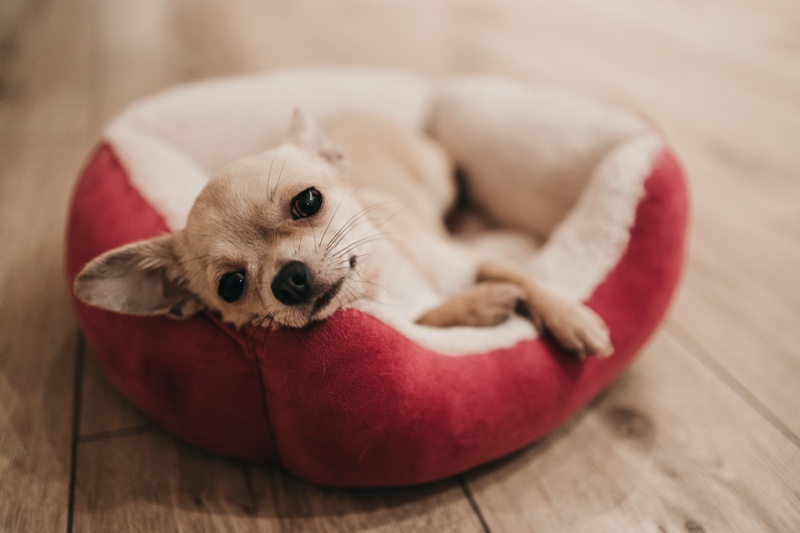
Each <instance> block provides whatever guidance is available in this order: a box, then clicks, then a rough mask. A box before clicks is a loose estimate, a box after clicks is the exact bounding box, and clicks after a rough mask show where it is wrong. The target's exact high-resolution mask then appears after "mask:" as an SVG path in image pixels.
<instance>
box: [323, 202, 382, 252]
mask: <svg viewBox="0 0 800 533" xmlns="http://www.w3.org/2000/svg"><path fill="white" fill-rule="evenodd" d="M390 203H394V202H391V201H387V202H379V203H377V204H372V205H370V206H368V207H365V208H364V209H362V210H361V211H359V212H358V213H356V214H354V215H353V216H351V217H350V218H349V219H348V220H347V221H346V222H345V223H344V225H343V226H342V227H341V228H340V229H339V231H337V232H336V234H334V236H333V237H331V240H330V241H328V244H327V246H328V247H329V248H330V247H332V246H336V245H337V244H339V242H341V239H342V238H343V237H344V236H345V235H346V234H347V232H348V231H349V230H350V229H352V228H351V226H352V225H353V224H355V223H356V222H358V221H359V220H361V219H362V218H363V217H365V216H366V215H368V214H369V213H371V212H372V211H374V210H375V209H377V208H379V207H381V206H384V205H387V204H390Z"/></svg>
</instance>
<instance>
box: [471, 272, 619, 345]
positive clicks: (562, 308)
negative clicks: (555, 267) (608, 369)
mask: <svg viewBox="0 0 800 533" xmlns="http://www.w3.org/2000/svg"><path fill="white" fill-rule="evenodd" d="M477 281H478V282H479V283H480V282H510V283H514V284H517V285H519V286H520V287H522V288H523V289H524V290H525V295H526V298H525V305H526V306H527V310H528V313H529V315H530V318H531V320H532V321H533V323H534V324H535V325H536V327H537V329H539V331H542V330H546V331H549V332H550V334H551V335H552V336H553V337H555V339H556V340H557V341H558V343H559V344H560V345H561V346H562V347H563V348H565V349H566V350H569V351H572V352H575V353H577V355H578V357H579V358H581V359H583V358H585V357H586V356H587V355H598V356H602V357H607V356H609V355H611V354H612V352H613V351H614V348H613V346H612V345H611V339H610V338H609V332H608V327H607V326H606V324H605V322H603V319H602V318H600V317H599V316H597V314H596V313H595V312H594V311H592V310H591V309H589V308H588V307H586V306H585V305H582V304H580V303H577V302H571V301H568V300H565V299H564V298H561V297H559V296H557V295H555V294H553V293H551V292H550V291H548V290H546V289H545V288H544V287H542V286H541V285H539V284H538V283H536V282H535V281H534V280H532V279H530V278H529V277H528V276H526V275H525V274H522V273H521V272H519V271H518V270H517V269H515V268H513V267H510V266H508V265H505V264H502V263H500V262H497V261H486V262H484V263H481V264H480V265H479V267H478V275H477Z"/></svg>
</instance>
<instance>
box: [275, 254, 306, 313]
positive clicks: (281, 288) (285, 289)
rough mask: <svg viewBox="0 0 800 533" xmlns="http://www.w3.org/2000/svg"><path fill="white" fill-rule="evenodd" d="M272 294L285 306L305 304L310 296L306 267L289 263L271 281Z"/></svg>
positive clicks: (298, 262)
mask: <svg viewBox="0 0 800 533" xmlns="http://www.w3.org/2000/svg"><path fill="white" fill-rule="evenodd" d="M271 287H272V294H274V295H275V298H277V299H278V300H280V301H281V302H282V303H284V304H286V305H298V304H301V303H305V302H307V301H308V300H309V297H310V296H311V279H310V277H309V275H308V270H306V265H305V264H304V263H301V262H300V261H289V262H288V263H286V264H285V265H283V267H282V268H281V269H280V271H278V273H277V274H276V275H275V278H273V280H272V285H271Z"/></svg>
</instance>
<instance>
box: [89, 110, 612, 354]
mask: <svg viewBox="0 0 800 533" xmlns="http://www.w3.org/2000/svg"><path fill="white" fill-rule="evenodd" d="M456 196H457V187H456V180H455V168H454V164H453V162H452V160H451V159H450V157H449V156H448V155H447V153H446V152H445V150H444V149H443V148H442V147H441V146H440V145H439V144H437V143H436V142H435V141H434V140H433V139H432V138H430V137H428V136H427V135H425V134H424V133H422V132H419V131H416V130H413V129H411V128H406V127H402V126H400V125H398V124H395V123H392V122H390V121H387V120H384V119H379V118H377V117H372V116H365V115H356V114H351V115H343V116H340V117H337V118H334V119H332V120H330V121H328V122H326V123H325V124H324V127H320V126H319V125H318V124H317V123H316V122H315V121H313V120H312V119H310V118H309V117H307V116H306V115H305V114H303V113H302V112H300V111H299V110H296V111H295V113H294V115H293V117H292V120H291V124H290V126H289V129H288V131H287V133H286V135H285V136H284V139H283V141H282V142H281V143H280V144H279V145H278V146H277V147H274V148H272V149H270V150H267V151H265V152H263V153H261V154H259V155H256V156H253V157H249V158H245V159H241V160H238V161H236V162H234V163H232V164H230V165H228V166H226V167H224V168H223V169H222V170H220V171H219V172H218V173H217V174H216V175H215V176H214V177H213V178H212V179H211V180H210V181H209V182H208V184H207V185H206V187H205V188H204V189H203V190H202V192H201V193H200V195H199V196H198V197H197V199H196V200H195V202H194V204H193V206H192V208H191V210H190V212H189V215H188V218H187V221H186V226H185V228H184V229H182V230H179V231H176V232H174V233H171V234H166V235H162V236H159V237H155V238H152V239H150V240H146V241H142V242H137V243H133V244H129V245H126V246H122V247H120V248H117V249H115V250H111V251H109V252H107V253H105V254H103V255H101V256H99V257H97V258H96V259H94V260H93V261H91V262H90V263H89V264H88V265H86V267H85V268H84V269H83V270H82V271H81V272H80V274H79V275H78V277H77V279H76V281H75V285H74V292H75V294H76V296H77V297H78V298H79V299H80V300H81V301H83V302H85V303H87V304H90V305H94V306H97V307H101V308H104V309H108V310H112V311H116V312H120V313H127V314H134V315H158V314H165V315H169V316H172V317H175V318H187V317H190V316H192V315H193V314H195V313H196V312H198V311H200V310H203V309H207V310H210V311H212V312H216V313H218V314H219V315H220V316H221V317H222V319H223V320H225V321H226V322H230V323H232V324H234V325H235V326H237V327H241V326H243V325H246V324H253V325H257V326H262V327H270V328H275V327H290V328H301V327H303V326H306V325H308V324H310V323H311V322H314V321H318V320H324V319H326V318H328V317H330V316H331V315H332V314H333V313H335V312H336V311H337V310H338V309H342V308H347V307H359V306H360V305H363V304H364V302H369V301H370V300H371V299H374V298H376V294H377V291H378V290H379V288H380V287H381V286H382V283H383V280H384V276H385V275H386V272H385V271H386V270H387V265H391V264H393V263H394V262H395V261H403V260H404V261H407V262H410V263H411V264H413V266H414V267H415V268H416V269H417V270H418V271H419V272H421V273H423V276H424V277H425V279H426V281H427V282H428V283H429V284H430V285H431V286H433V287H436V288H437V289H439V290H440V292H442V293H443V294H449V295H448V296H447V297H445V298H444V301H443V302H441V303H440V304H439V305H436V306H434V307H433V308H431V309H427V310H426V311H424V312H422V313H421V314H420V315H419V316H417V317H416V322H417V323H418V324H421V325H424V326H431V327H440V328H441V327H451V326H473V327H483V326H493V325H496V324H499V323H500V322H503V321H504V320H506V319H507V318H509V317H510V316H511V315H512V314H514V313H516V312H521V313H524V314H525V315H526V316H528V317H530V319H531V320H532V321H533V323H534V325H535V326H536V327H537V328H538V329H540V331H547V332H549V333H550V334H551V335H552V336H553V337H554V338H555V339H556V340H557V342H558V343H559V344H560V345H561V346H562V347H563V348H565V349H566V350H568V351H572V352H575V353H576V354H577V355H578V356H579V357H580V358H583V357H585V356H587V355H592V354H596V355H600V356H607V355H610V354H611V353H612V351H613V349H612V346H611V342H610V338H609V332H608V329H607V327H606V326H605V324H604V322H603V321H602V319H601V318H600V317H598V316H597V315H596V314H595V313H594V312H593V311H592V310H591V309H589V308H588V307H586V306H584V305H581V304H580V303H577V302H571V301H567V300H565V299H563V298H561V297H559V296H556V295H555V294H553V293H551V292H549V291H548V290H546V289H545V288H543V287H542V286H541V285H539V284H538V283H536V281H535V280H533V279H531V278H530V277H528V276H526V275H523V274H522V273H521V271H520V270H519V269H518V268H516V267H515V266H513V265H512V264H510V263H504V262H503V261H501V260H500V259H498V258H496V257H480V256H478V255H477V254H475V253H473V252H471V251H469V250H468V249H467V248H466V247H465V246H464V245H463V244H462V243H460V242H458V241H457V240H456V239H454V238H453V237H452V236H451V235H450V233H449V232H448V230H447V227H446V224H445V218H446V215H447V214H448V212H449V211H450V210H451V209H452V207H453V205H454V204H455V201H456ZM398 206H399V209H398ZM398 233H399V234H402V235H403V238H402V239H392V238H390V235H392V234H398ZM447 261H450V262H451V263H453V264H454V262H457V263H458V265H457V266H458V268H461V269H463V268H467V269H468V270H469V272H470V277H471V280H470V282H469V284H468V286H466V287H453V286H452V282H450V283H448V279H449V278H450V277H451V276H449V275H448V269H447V268H446V267H447V265H446V262H447ZM443 267H444V268H443ZM405 290H409V291H413V290H414V288H413V287H407V288H405Z"/></svg>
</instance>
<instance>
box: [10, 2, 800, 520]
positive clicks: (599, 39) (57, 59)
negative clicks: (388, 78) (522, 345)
mask: <svg viewBox="0 0 800 533" xmlns="http://www.w3.org/2000/svg"><path fill="white" fill-rule="evenodd" d="M799 28H800V3H798V2H794V1H791V0H758V1H756V0H704V1H703V2H687V1H683V0H648V1H645V2H642V1H641V0H612V1H610V2H595V1H593V0H576V1H574V2H561V3H556V2H549V1H545V0H525V1H523V0H441V1H439V2H422V1H421V0H417V1H408V0H404V1H400V0H380V1H375V0H330V1H327V2H319V1H317V0H271V1H269V2H262V1H257V0H229V1H226V2H217V1H215V0H163V1H162V0H142V1H137V2H128V1H125V0H108V1H103V2H98V1H91V0H59V1H58V2H55V1H52V0H51V1H49V2H48V1H37V2H23V1H21V0H7V1H5V2H0V250H1V251H2V254H0V530H2V531H6V530H8V531H36V532H39V531H64V530H66V528H68V527H70V526H71V527H72V528H73V530H74V531H147V532H150V531H250V530H254V531H256V530H257V531H262V530H270V531H271V530H292V531H306V530H310V531H331V530H382V531H389V530H398V531H407V530H419V531H437V530H453V531H461V530H466V531H470V530H475V529H478V530H480V529H481V528H482V526H481V523H480V521H479V518H478V514H477V513H480V514H481V515H483V516H485V517H486V521H487V523H488V526H489V527H490V529H491V530H492V531H548V532H549V531H659V527H661V528H663V529H662V530H663V531H701V530H705V531H715V530H718V531H748V532H749V531H779V532H783V531H793V530H796V529H797V527H796V526H797V524H798V523H800V487H798V479H800V471H798V469H799V468H800V466H799V465H800V457H798V450H800V417H798V415H797V413H798V412H800V392H799V391H800V389H798V387H797V385H796V381H797V376H798V375H800V349H799V348H798V346H800V327H798V326H797V324H798V323H800V284H799V283H798V281H797V276H798V272H800V209H798V206H800V179H798V169H800V149H798V148H797V142H798V139H800V69H798V68H797V67H798V65H800V31H798V29H799ZM319 63H325V64H367V65H370V64H375V65H381V66H395V67H401V68H409V69H413V70H416V71H419V72H422V73H424V74H429V75H433V76H441V75H447V74H453V73H464V72H490V73H497V74H503V75H508V76H512V77H515V78H518V79H521V80H524V81H531V82H545V83H552V84H558V85H562V86H565V87H568V88H573V89H577V90H580V91H583V92H586V93H589V94H591V95H595V96H597V97H600V98H603V99H605V100H608V101H610V102H614V103H619V104H622V105H625V106H630V107H634V108H638V109H641V110H642V111H644V112H645V113H646V114H648V115H650V116H651V117H653V119H654V120H655V121H656V122H657V123H658V124H659V125H660V126H661V127H662V128H663V129H664V132H665V134H666V135H667V137H668V138H669V139H670V140H671V141H672V142H673V144H674V145H675V147H676V148H677V151H678V153H679V154H680V155H681V158H682V159H683V161H684V163H685V165H686V168H687V170H688V173H689V175H690V177H691V186H692V193H693V197H694V208H695V215H694V224H693V232H692V240H691V247H690V261H689V264H688V270H687V274H686V279H685V282H684V285H683V289H682V293H681V294H680V296H679V298H678V300H677V302H676V305H675V308H674V310H673V313H672V316H671V319H670V322H669V324H668V326H667V329H666V331H667V333H666V334H662V335H661V336H660V337H659V339H658V340H657V341H656V342H655V343H654V344H653V345H652V346H651V347H650V348H649V349H648V351H647V353H646V355H645V356H644V357H643V359H642V360H641V361H640V362H639V363H637V364H636V365H635V366H634V367H633V368H632V369H631V371H630V372H629V373H628V374H626V375H625V376H624V377H623V378H622V379H621V380H620V382H619V383H618V384H617V385H616V386H615V387H614V388H612V390H611V391H609V393H607V394H606V395H605V396H604V397H602V398H601V399H600V400H598V401H597V402H595V403H594V404H593V406H592V407H591V408H590V409H588V410H586V411H584V412H583V413H581V414H580V415H578V416H577V417H575V418H574V419H572V420H571V421H569V422H568V423H567V424H566V425H565V426H564V427H563V428H562V429H560V430H559V431H557V432H556V433H555V434H554V435H552V436H551V437H549V438H548V439H546V440H545V441H544V442H542V443H540V444H538V445H536V446H534V447H532V448H529V449H527V450H525V451H523V452H521V453H519V454H517V455H514V456H512V457H510V458H507V459H505V460H503V461H501V462H499V463H495V464H493V465H489V466H486V467H483V468H481V469H479V470H478V471H476V472H473V473H471V474H470V475H469V476H468V479H469V483H468V485H467V490H468V491H472V492H474V495H475V499H476V501H477V503H476V504H475V505H476V507H475V509H473V507H472V505H471V503H470V501H469V499H468V497H467V495H466V492H465V491H464V490H461V489H460V488H459V483H457V482H456V481H454V480H449V481H445V482H443V483H440V484H437V485H434V486H428V487H422V488H416V489H405V490H401V491H330V490H325V489H320V488H317V487H312V486H310V485H307V484H305V483H303V482H300V481H297V480H295V479H293V478H292V477H291V476H288V475H286V474H284V473H282V472H280V471H278V470H273V469H261V468H257V467H251V466H247V465H242V464H239V463H235V462H231V461H227V460H225V459H222V458H219V457H213V456H210V455H207V454H204V453H201V452H199V451H197V450H194V449H192V448H189V447H188V446H186V445H184V444H181V443H179V442H176V441H175V440H173V439H172V438H170V437H168V436H166V435H164V434H163V433H162V432H161V431H160V430H158V429H157V428H154V427H153V426H152V425H151V423H150V422H149V421H148V420H147V419H146V418H145V417H144V416H143V415H142V414H141V413H139V412H138V411H137V410H136V409H135V408H133V407H132V406H130V405H129V404H128V403H127V401H126V400H125V399H124V398H122V397H121V395H119V393H117V392H116V391H114V390H113V388H111V386H110V385H109V384H108V383H107V382H106V381H105V379H104V378H103V376H102V374H101V373H100V372H99V369H98V367H97V365H96V363H94V362H93V360H92V359H91V356H90V355H89V354H86V357H85V363H84V364H83V373H82V375H81V376H80V379H78V380H75V379H74V372H75V368H76V356H77V355H78V354H77V349H76V346H77V345H78V343H77V342H76V337H77V335H76V329H75V325H74V322H73V319H72V315H71V312H70V308H69V303H68V300H67V292H66V287H65V284H64V282H63V277H62V274H61V264H60V262H61V237H62V233H63V220H64V208H65V205H66V202H67V200H68V195H69V188H70V187H71V182H72V179H73V178H74V176H75V175H76V174H77V170H78V166H79V163H80V161H81V160H82V159H83V158H84V157H85V156H86V154H87V153H88V151H89V149H90V147H91V145H92V143H93V142H94V141H95V140H96V138H97V137H98V135H99V132H100V128H101V125H102V123H104V122H105V121H106V120H108V119H109V118H110V117H112V116H113V115H114V114H115V113H116V112H118V111H119V109H120V108H121V107H123V106H124V105H126V104H127V103H129V102H131V101H134V100H136V99H138V98H140V97H142V96H145V95H147V94H149V93H151V92H153V91H156V90H158V89H160V88H164V87H167V86H169V85H171V84H173V83H178V82H182V81H187V80H193V79H199V78H205V77H209V76H217V75H226V74H235V73H240V72H250V71H256V70H263V69H273V68H278V67H283V66H290V65H300V64H319ZM81 355H83V354H81ZM73 384H77V385H78V386H79V388H78V389H76V390H73ZM75 393H78V394H80V396H81V400H82V401H81V406H80V415H79V418H77V419H76V418H73V405H72V404H73V399H74V397H75V396H74V395H75ZM78 420H79V427H77V428H76V429H77V430H78V431H77V433H78V434H76V435H72V426H73V422H77V421H78ZM73 445H74V446H75V447H76V449H77V451H78V456H77V462H73V461H71V452H72V449H73ZM73 469H74V472H75V476H74V478H73V479H72V480H70V472H71V471H72V470H73ZM71 483H72V485H71ZM71 486H72V487H73V488H74V489H75V502H74V503H75V506H74V511H75V513H74V520H73V521H72V522H70V502H69V491H70V487H71ZM476 511H477V512H476Z"/></svg>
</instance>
